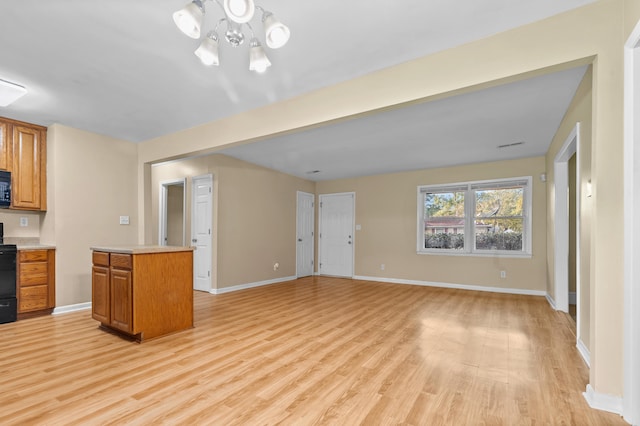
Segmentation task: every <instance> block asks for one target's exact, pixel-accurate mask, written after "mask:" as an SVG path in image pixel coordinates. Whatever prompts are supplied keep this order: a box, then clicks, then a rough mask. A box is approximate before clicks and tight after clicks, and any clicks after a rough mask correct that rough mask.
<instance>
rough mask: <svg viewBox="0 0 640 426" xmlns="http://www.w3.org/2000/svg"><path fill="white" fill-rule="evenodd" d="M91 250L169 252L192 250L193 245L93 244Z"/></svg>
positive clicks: (142, 252)
mask: <svg viewBox="0 0 640 426" xmlns="http://www.w3.org/2000/svg"><path fill="white" fill-rule="evenodd" d="M90 248H91V250H93V251H104V252H107V253H125V254H149V253H171V252H180V251H193V250H195V248H194V247H181V246H158V245H139V246H135V245H123V246H115V245H114V246H93V247H90Z"/></svg>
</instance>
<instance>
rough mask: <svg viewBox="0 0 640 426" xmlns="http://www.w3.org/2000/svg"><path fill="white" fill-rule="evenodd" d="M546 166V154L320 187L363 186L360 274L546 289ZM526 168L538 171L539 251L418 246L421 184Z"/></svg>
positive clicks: (535, 222)
mask: <svg viewBox="0 0 640 426" xmlns="http://www.w3.org/2000/svg"><path fill="white" fill-rule="evenodd" d="M544 170H545V163H544V157H537V158H528V159H523V160H516V161H502V162H495V163H484V164H474V165H468V166H460V167H450V168H444V169H430V170H421V171H414V172H407V173H394V174H387V175H378V176H369V177H362V178H355V179H343V180H335V181H327V182H318V184H317V186H316V193H317V194H318V195H320V194H330V193H338V192H355V194H356V211H355V214H356V224H359V225H360V226H361V228H362V229H361V230H360V231H356V234H355V275H358V276H366V277H382V278H396V279H404V280H417V281H427V282H436V283H449V284H463V285H473V286H485V287H499V288H510V289H519V290H534V291H544V290H545V289H546V280H545V269H546V263H545V235H546V222H545V211H546V199H545V196H546V189H545V185H544V183H542V182H540V180H539V178H538V177H539V175H540V174H541V173H543V172H544ZM520 176H532V177H533V193H532V195H533V203H532V204H533V212H532V228H533V229H532V234H533V240H532V250H533V255H532V257H531V258H513V257H493V256H492V257H482V256H453V255H425V254H417V253H416V251H417V250H416V249H417V234H416V233H417V221H418V218H417V211H418V207H417V203H418V199H417V187H418V186H419V185H432V184H442V183H454V182H466V181H475V180H486V179H498V178H509V177H520ZM316 252H317V251H316ZM383 263H384V265H385V270H384V271H382V270H381V269H380V265H381V264H383ZM500 271H506V273H507V278H506V279H501V278H500Z"/></svg>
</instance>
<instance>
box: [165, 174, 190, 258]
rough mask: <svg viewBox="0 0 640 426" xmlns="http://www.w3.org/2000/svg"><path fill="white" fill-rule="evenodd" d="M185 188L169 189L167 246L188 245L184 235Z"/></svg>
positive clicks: (174, 187) (171, 187) (181, 186)
mask: <svg viewBox="0 0 640 426" xmlns="http://www.w3.org/2000/svg"><path fill="white" fill-rule="evenodd" d="M184 223H185V222H184V186H183V185H170V186H168V187H167V235H166V237H167V245H169V246H181V245H185V244H187V240H186V237H185V235H184Z"/></svg>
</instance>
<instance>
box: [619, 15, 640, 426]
mask: <svg viewBox="0 0 640 426" xmlns="http://www.w3.org/2000/svg"><path fill="white" fill-rule="evenodd" d="M639 48H640V22H638V23H636V26H635V28H634V29H633V31H632V32H631V35H630V36H629V38H628V39H627V42H626V43H625V45H624V113H623V115H624V230H625V232H624V317H623V321H624V334H623V336H624V338H623V342H624V344H623V346H624V350H623V356H624V361H623V368H624V371H625V374H624V379H623V381H624V383H623V385H624V393H623V395H624V397H623V400H622V402H623V405H622V413H623V417H624V419H625V420H626V421H627V422H629V423H631V424H638V423H640V339H638V338H637V337H638V336H640V265H638V264H637V263H635V264H634V261H633V259H634V258H636V257H637V256H638V254H639V253H640V226H638V224H637V221H636V220H634V217H638V216H640V173H638V172H637V171H636V170H637V169H638V168H640V149H637V148H636V147H638V146H640V119H639V118H637V117H636V115H637V114H638V112H637V111H638V110H640V49H639ZM636 74H637V75H636Z"/></svg>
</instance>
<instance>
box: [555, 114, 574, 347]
mask: <svg viewBox="0 0 640 426" xmlns="http://www.w3.org/2000/svg"><path fill="white" fill-rule="evenodd" d="M573 154H575V155H576V194H575V196H576V311H577V312H576V338H577V339H578V341H580V194H581V189H580V188H581V185H580V123H576V125H575V127H574V128H573V130H571V133H570V134H569V136H568V137H567V139H566V140H565V141H564V144H563V145H562V148H560V150H559V151H558V153H557V154H556V157H555V159H554V161H553V176H554V178H553V180H554V198H555V221H554V223H555V238H554V296H553V298H554V305H555V306H554V308H555V309H556V310H557V311H563V312H569V199H568V197H567V196H566V195H567V194H568V191H569V159H570V158H571V157H572V156H573Z"/></svg>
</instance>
